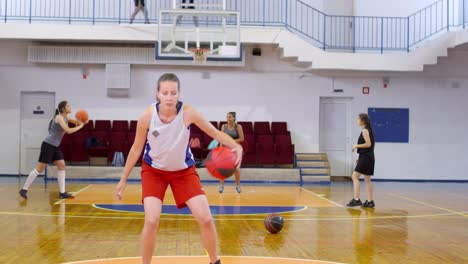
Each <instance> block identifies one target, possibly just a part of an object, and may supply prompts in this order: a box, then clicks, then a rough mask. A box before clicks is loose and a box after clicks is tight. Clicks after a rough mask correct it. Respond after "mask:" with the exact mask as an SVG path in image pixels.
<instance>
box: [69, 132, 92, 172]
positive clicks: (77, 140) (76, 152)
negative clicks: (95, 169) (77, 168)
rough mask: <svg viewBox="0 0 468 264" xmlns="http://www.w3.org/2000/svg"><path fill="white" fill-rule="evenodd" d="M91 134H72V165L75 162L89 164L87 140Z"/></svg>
mask: <svg viewBox="0 0 468 264" xmlns="http://www.w3.org/2000/svg"><path fill="white" fill-rule="evenodd" d="M88 137H89V134H88V133H86V132H80V131H78V132H76V133H73V134H71V149H72V151H71V153H70V163H71V164H73V162H89V155H88V151H87V150H86V140H87V139H88Z"/></svg>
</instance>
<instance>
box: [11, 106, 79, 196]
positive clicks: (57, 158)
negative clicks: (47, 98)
mask: <svg viewBox="0 0 468 264" xmlns="http://www.w3.org/2000/svg"><path fill="white" fill-rule="evenodd" d="M69 113H71V107H70V105H69V104H68V102H67V101H62V102H60V103H59V104H58V108H57V109H56V110H55V117H54V118H53V119H52V120H50V123H49V135H48V136H47V137H46V138H45V139H44V141H43V142H42V145H41V154H40V155H39V162H38V163H37V165H36V168H35V169H33V170H32V171H31V173H29V176H28V178H27V179H26V182H25V183H24V186H23V189H21V190H20V192H19V194H20V195H21V197H23V198H24V199H28V195H27V193H28V189H29V186H31V184H32V183H33V181H34V180H35V179H36V178H37V175H39V174H40V173H41V172H42V171H43V170H44V169H45V167H46V165H47V164H50V163H54V164H55V166H57V181H58V185H59V190H60V194H59V198H60V199H69V198H73V196H72V195H71V194H69V193H67V192H66V191H65V161H64V160H63V154H62V151H61V150H60V148H59V146H60V142H61V141H62V138H63V136H64V135H65V133H67V134H71V133H75V132H76V131H78V130H80V129H81V128H82V127H83V126H84V123H82V122H81V121H79V120H75V119H72V118H68V117H67V115H68V114H69ZM68 122H70V123H73V124H75V125H76V127H74V128H70V127H69V126H68Z"/></svg>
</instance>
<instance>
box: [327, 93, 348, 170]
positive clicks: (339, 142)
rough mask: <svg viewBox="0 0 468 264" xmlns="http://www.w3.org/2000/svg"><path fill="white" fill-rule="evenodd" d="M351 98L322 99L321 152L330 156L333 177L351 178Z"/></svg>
mask: <svg viewBox="0 0 468 264" xmlns="http://www.w3.org/2000/svg"><path fill="white" fill-rule="evenodd" d="M351 100H352V99H351V98H325V97H324V98H320V131H319V133H320V142H319V148H320V152H325V153H327V155H328V160H329V162H330V167H331V176H350V175H351V172H352V167H351V159H352V152H351V142H350V139H351V116H350V113H351V109H350V107H351Z"/></svg>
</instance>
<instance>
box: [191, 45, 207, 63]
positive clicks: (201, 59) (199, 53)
mask: <svg viewBox="0 0 468 264" xmlns="http://www.w3.org/2000/svg"><path fill="white" fill-rule="evenodd" d="M190 52H191V53H192V57H193V62H195V63H206V59H207V58H208V53H209V52H210V50H209V49H203V48H191V49H190Z"/></svg>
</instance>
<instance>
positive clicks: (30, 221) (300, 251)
mask: <svg viewBox="0 0 468 264" xmlns="http://www.w3.org/2000/svg"><path fill="white" fill-rule="evenodd" d="M23 180H24V179H22V181H23ZM0 183H1V185H0V186H1V187H0V199H1V201H2V202H1V205H0V222H1V223H2V225H1V228H0V237H1V238H2V239H1V240H0V263H34V264H40V263H66V262H77V261H79V263H104V264H117V263H118V264H133V263H140V262H139V258H138V256H139V233H140V231H141V229H142V225H143V214H142V213H141V212H139V211H140V210H141V204H140V199H141V198H140V186H139V184H131V185H129V186H128V188H127V190H126V196H125V197H124V199H125V200H124V201H123V202H121V203H120V202H117V201H115V200H114V198H113V188H114V186H115V185H114V184H109V183H104V184H99V183H91V184H88V183H68V185H67V186H68V190H69V191H71V192H76V199H75V200H67V201H59V200H57V199H56V198H57V185H56V183H54V182H52V183H49V184H48V185H47V186H45V185H44V184H43V183H42V180H37V184H35V185H33V186H32V188H31V190H30V192H29V200H28V201H23V200H22V199H20V198H19V196H18V195H17V192H18V190H19V188H20V187H21V184H20V183H19V181H18V180H17V179H16V178H15V179H12V178H0ZM205 190H206V192H207V194H208V198H209V200H210V203H211V205H212V206H213V208H215V209H214V210H216V214H215V215H214V218H215V223H216V226H217V229H218V233H219V249H220V254H221V255H222V256H225V257H222V259H223V264H234V263H236V264H240V263H242V264H251V263H255V264H266V263H269V264H279V263H282V264H310V263H327V262H332V263H425V264H429V263H468V251H467V250H466V249H467V248H468V232H467V231H468V184H462V183H382V182H378V183H376V184H375V190H376V199H375V200H376V204H377V208H376V209H367V210H364V209H361V208H355V209H348V208H346V207H343V206H341V205H343V204H345V203H346V202H347V201H348V200H349V199H350V198H351V197H352V189H351V183H332V184H330V185H310V186H306V187H304V188H301V187H298V186H291V185H289V186H278V185H255V186H253V185H248V186H247V185H246V186H243V193H242V194H240V195H238V194H236V193H235V190H234V187H233V186H226V189H225V193H224V194H223V195H219V194H218V193H217V186H214V185H207V186H205ZM363 193H364V192H363ZM363 197H365V196H363ZM165 204H166V205H167V208H165V209H167V210H168V211H167V212H168V213H167V214H165V215H163V216H162V220H161V225H160V230H159V233H158V234H159V236H158V240H157V246H156V249H155V255H156V256H161V257H158V258H155V259H154V263H155V264H157V263H160V264H165V263H177V264H179V263H180V264H207V263H208V262H209V261H208V260H207V258H206V253H205V250H204V249H203V247H202V245H201V243H200V239H199V232H198V227H197V224H196V222H195V221H194V220H193V219H192V217H191V216H190V215H186V214H184V213H183V212H182V211H181V212H179V211H175V210H174V208H173V206H172V205H173V204H174V201H173V199H172V196H171V194H170V192H168V195H167V197H166V201H165ZM226 208H230V209H229V210H228V209H226ZM271 210H273V211H281V212H282V213H281V215H282V216H283V217H284V218H285V219H286V225H285V228H284V229H283V231H282V232H281V233H279V234H277V235H271V234H268V233H267V232H266V230H265V229H264V227H263V218H264V217H265V214H266V213H268V212H270V211H271ZM259 211H261V212H263V214H255V212H259ZM92 260H94V261H92Z"/></svg>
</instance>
